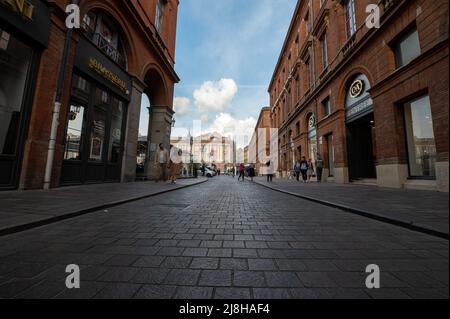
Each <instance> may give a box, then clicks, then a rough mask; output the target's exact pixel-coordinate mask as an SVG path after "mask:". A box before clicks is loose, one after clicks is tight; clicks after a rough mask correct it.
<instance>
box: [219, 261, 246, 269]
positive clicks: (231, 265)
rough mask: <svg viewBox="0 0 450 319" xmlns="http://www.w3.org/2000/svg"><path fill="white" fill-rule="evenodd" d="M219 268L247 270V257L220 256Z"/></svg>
mask: <svg viewBox="0 0 450 319" xmlns="http://www.w3.org/2000/svg"><path fill="white" fill-rule="evenodd" d="M220 268H221V269H231V270H248V262H247V259H237V258H221V259H220Z"/></svg>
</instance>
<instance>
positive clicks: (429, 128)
mask: <svg viewBox="0 0 450 319" xmlns="http://www.w3.org/2000/svg"><path fill="white" fill-rule="evenodd" d="M405 128H406V140H407V146H408V159H409V175H410V177H412V178H414V177H416V178H431V179H434V178H436V169H435V167H436V143H435V138H434V130H433V118H432V114H431V107H430V98H429V97H428V95H426V96H422V97H420V98H418V99H416V100H414V101H412V102H410V103H407V104H406V105H405Z"/></svg>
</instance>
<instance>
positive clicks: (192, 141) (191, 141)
mask: <svg viewBox="0 0 450 319" xmlns="http://www.w3.org/2000/svg"><path fill="white" fill-rule="evenodd" d="M188 136H189V143H190V145H191V149H190V152H189V159H190V166H191V167H190V175H191V176H194V154H192V147H193V145H194V137H193V136H192V135H191V132H189V135H188Z"/></svg>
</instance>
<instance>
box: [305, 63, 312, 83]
mask: <svg viewBox="0 0 450 319" xmlns="http://www.w3.org/2000/svg"><path fill="white" fill-rule="evenodd" d="M309 62H310V61H309V60H308V61H306V62H305V67H306V83H307V85H308V88H310V87H311V81H312V80H311V64H310V63H309Z"/></svg>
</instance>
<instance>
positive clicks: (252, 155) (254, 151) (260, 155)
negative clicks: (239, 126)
mask: <svg viewBox="0 0 450 319" xmlns="http://www.w3.org/2000/svg"><path fill="white" fill-rule="evenodd" d="M270 111H271V109H270V107H263V108H262V109H261V112H260V114H259V117H258V121H257V122H256V127H255V131H254V132H253V136H252V139H251V141H250V144H249V160H250V162H251V163H255V168H256V173H257V174H258V175H264V174H266V170H265V168H266V165H265V163H267V161H268V159H269V157H268V156H269V155H270V133H271V132H270V129H271V127H272V123H271V119H270Z"/></svg>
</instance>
